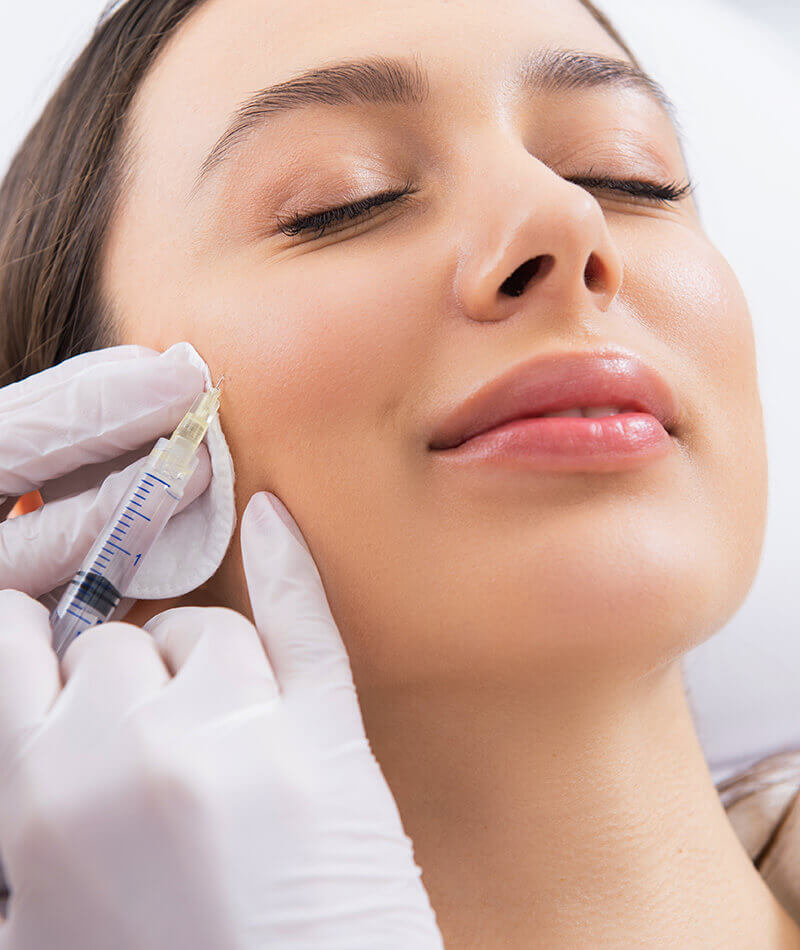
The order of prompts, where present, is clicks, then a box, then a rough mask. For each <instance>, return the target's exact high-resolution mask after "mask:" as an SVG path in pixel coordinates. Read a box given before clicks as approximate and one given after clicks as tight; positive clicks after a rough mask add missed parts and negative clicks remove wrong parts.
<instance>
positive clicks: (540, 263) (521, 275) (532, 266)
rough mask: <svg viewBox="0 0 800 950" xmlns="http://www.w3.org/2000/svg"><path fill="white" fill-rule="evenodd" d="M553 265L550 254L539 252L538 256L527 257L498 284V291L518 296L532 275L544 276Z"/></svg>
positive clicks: (531, 278) (523, 290) (510, 295)
mask: <svg viewBox="0 0 800 950" xmlns="http://www.w3.org/2000/svg"><path fill="white" fill-rule="evenodd" d="M552 266H553V257H552V255H551V254H540V255H539V256H538V257H531V258H528V260H527V261H525V262H524V263H523V264H520V265H519V267H518V268H517V269H516V270H515V271H514V273H513V274H511V275H509V276H508V277H506V279H505V280H504V281H503V283H502V284H501V285H500V293H503V294H508V296H509V297H519V296H520V294H523V293H524V292H525V288H526V287H527V286H528V284H529V283H530V282H531V280H533V278H534V277H537V276H538V277H544V276H545V275H546V274H547V273H548V272H549V271H550V270H551V268H552Z"/></svg>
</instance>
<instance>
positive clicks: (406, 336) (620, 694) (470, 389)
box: [0, 0, 800, 950]
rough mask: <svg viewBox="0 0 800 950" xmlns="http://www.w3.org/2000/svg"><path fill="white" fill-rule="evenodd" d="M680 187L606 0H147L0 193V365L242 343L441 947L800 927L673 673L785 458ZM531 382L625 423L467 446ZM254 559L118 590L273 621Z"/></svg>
mask: <svg viewBox="0 0 800 950" xmlns="http://www.w3.org/2000/svg"><path fill="white" fill-rule="evenodd" d="M691 191H692V185H691V181H690V180H689V176H688V171H687V168H686V165H685V162H684V158H683V154H682V150H681V145H680V139H679V135H678V133H677V130H676V126H675V122H674V115H673V113H672V110H671V108H670V107H669V104H668V100H666V97H665V96H664V95H663V92H662V91H661V90H660V88H659V87H658V86H657V85H656V84H655V83H653V82H652V80H650V79H649V77H647V76H646V74H645V73H644V72H643V71H642V70H641V69H640V68H639V66H638V64H637V62H636V60H635V58H634V56H633V55H632V53H631V51H630V50H629V49H628V48H627V47H626V46H625V44H624V43H623V41H622V39H621V38H620V37H619V35H618V34H617V33H616V31H615V30H614V29H613V27H612V26H611V25H610V23H609V22H608V21H607V20H606V18H605V17H604V16H603V15H602V14H601V13H599V12H598V11H597V10H596V9H595V8H593V7H592V6H591V4H590V3H588V2H585V0H580V2H579V0H504V2H502V3H485V2H480V0H464V2H461V3H458V4H453V3H448V2H444V0H442V2H438V0H437V2H431V0H412V2H409V0H376V2H375V3H370V4H369V5H368V6H367V7H365V5H364V4H363V3H361V2H359V0H331V2H326V3H320V2H319V0H295V2H293V3H285V2H282V0H269V2H264V0H206V2H197V0H183V2H178V0H128V2H127V3H124V4H122V5H121V6H120V7H119V8H118V9H116V11H114V12H112V13H110V14H109V16H108V17H107V18H106V19H105V21H104V22H103V23H102V24H101V25H100V27H99V28H98V31H97V33H96V35H95V36H94V37H93V38H92V40H91V41H90V43H89V45H88V47H87V49H86V50H85V51H84V53H83V55H82V56H81V57H80V59H79V60H78V62H77V63H76V65H75V66H74V67H73V69H72V70H71V72H70V74H69V75H68V77H67V78H66V79H65V81H64V83H63V84H62V86H61V88H60V89H59V90H58V92H57V93H56V94H55V96H54V97H53V99H52V101H51V102H50V104H49V105H48V107H47V108H46V110H45V112H44V114H43V116H42V117H41V119H40V120H39V122H38V123H37V125H36V126H35V127H34V129H33V130H32V132H31V133H30V135H29V137H28V138H27V140H26V141H25V143H24V144H23V146H22V148H21V150H20V152H19V154H18V155H17V157H16V159H15V161H14V164H13V165H12V167H11V170H10V172H9V174H8V177H7V178H6V181H5V183H4V185H3V187H2V191H0V228H2V231H1V232H0V311H2V313H3V325H2V330H0V370H2V371H3V372H4V374H5V375H4V376H3V377H2V381H3V382H5V383H12V382H14V381H15V380H20V379H23V378H26V377H29V376H31V375H33V374H36V373H39V372H42V371H46V370H47V369H48V367H51V366H53V365H55V364H57V363H60V362H61V361H63V360H64V359H66V358H68V357H70V356H73V355H75V354H80V353H83V352H85V351H88V350H95V349H99V348H103V347H109V346H113V345H117V344H126V343H127V344H140V345H143V346H146V347H150V348H152V349H154V350H158V351H162V350H164V349H166V348H167V347H169V346H170V345H171V344H172V343H174V342H176V341H179V340H188V341H190V342H191V343H192V344H193V345H194V346H196V348H197V350H198V351H199V352H200V353H201V355H202V356H203V358H204V359H205V360H206V361H207V363H208V365H209V367H210V368H211V371H212V376H214V378H216V377H217V376H219V375H220V374H221V373H222V372H224V373H225V376H226V384H225V399H224V404H223V408H222V414H221V421H222V427H223V430H224V432H225V434H226V437H227V440H228V443H229V445H230V448H231V452H232V455H233V458H234V462H235V466H236V474H237V511H238V514H239V516H240V518H241V517H242V516H243V513H244V511H245V508H246V507H247V505H248V502H250V500H251V498H252V496H253V495H254V494H256V493H258V492H260V491H262V490H265V489H268V490H269V491H270V492H272V493H274V494H275V495H276V496H278V498H279V499H280V500H281V501H282V502H283V504H284V505H285V507H286V508H287V509H288V511H289V512H290V513H291V515H292V517H293V519H294V522H296V526H297V527H299V530H300V532H302V537H303V539H304V541H305V544H306V545H307V549H308V551H309V552H310V554H311V555H312V556H313V563H314V564H315V565H316V567H317V568H318V570H319V575H320V577H321V579H322V582H323V583H324V591H325V595H326V597H327V602H328V604H329V605H330V611H331V615H332V617H333V618H335V623H336V627H337V628H338V630H339V631H340V633H341V638H342V641H343V643H344V646H345V647H346V651H347V655H348V657H349V661H350V666H351V668H352V675H353V681H354V683H355V686H356V688H357V695H358V705H359V707H360V710H361V714H362V715H363V722H364V727H365V732H366V735H367V736H368V739H369V745H370V747H371V749H372V752H374V754H375V757H376V759H377V761H378V762H379V763H380V767H381V770H382V772H383V775H384V776H385V778H386V781H387V783H388V787H389V788H390V789H391V794H392V796H393V798H394V800H395V801H396V803H397V807H398V809H399V813H400V815H401V816H402V824H403V827H404V829H405V831H406V832H407V834H408V836H409V837H410V839H411V841H413V845H414V854H415V857H416V860H417V861H418V862H419V865H420V866H421V868H422V882H423V883H424V886H425V890H426V892H427V895H428V896H429V898H430V903H431V905H432V907H433V909H434V910H435V914H436V921H437V924H438V927H439V929H440V931H441V935H442V937H443V939H444V943H445V946H447V947H454V948H459V950H467V948H477V947H481V948H485V950H489V948H492V950H494V948H498V950H499V948H517V947H519V948H523V947H524V948H533V947H541V948H547V950H561V948H575V947H620V948H621V947H625V948H629V947H633V946H636V947H667V946H680V947H682V948H685V950H688V948H692V950H701V948H702V950H706V948H710V947H725V948H726V950H733V948H737V950H738V948H740V950H753V948H759V950H767V948H770V950H771V948H785V947H798V946H800V929H799V928H798V926H797V923H796V922H795V921H793V920H792V919H791V917H790V915H789V914H788V913H787V911H786V910H785V909H784V907H783V906H781V903H780V902H779V901H778V900H777V899H776V897H775V894H774V893H773V892H772V891H771V890H770V888H769V887H768V886H767V884H766V883H765V880H764V879H763V878H762V877H761V876H760V875H759V874H758V872H757V870H756V868H755V867H754V865H753V862H752V861H751V859H750V855H749V854H748V852H747V851H746V850H745V848H744V847H743V845H742V842H741V841H740V840H739V838H738V837H737V834H736V832H735V831H734V829H733V827H732V825H731V823H730V821H729V820H728V817H727V816H726V813H725V809H724V807H723V805H722V803H721V801H720V797H719V794H718V792H717V790H716V789H715V787H714V785H713V782H712V780H711V777H710V775H709V772H708V769H707V766H706V763H705V761H704V758H703V755H702V752H701V749H700V747H699V744H698V741H697V737H696V734H695V731H694V728H693V725H692V721H691V718H690V715H689V711H688V708H687V703H686V698H685V696H684V692H683V688H682V683H681V675H680V665H679V661H680V657H681V656H682V655H683V654H684V653H685V652H686V651H687V650H689V649H690V648H691V647H693V646H694V645H696V644H697V643H699V642H701V641H702V640H703V639H705V638H707V637H709V636H711V635H712V634H713V633H714V632H715V631H716V630H718V629H719V628H720V627H721V626H722V625H723V624H724V623H725V622H726V621H727V620H728V619H729V618H730V617H731V615H732V614H733V613H734V611H735V610H736V609H737V608H738V606H739V605H740V604H741V603H742V601H743V600H744V598H745V596H746V594H747V591H748V589H749V587H750V584H751V582H752V580H753V578H754V575H755V571H756V569H757V565H758V561H759V556H760V551H761V544H762V538H763V532H764V519H765V508H766V486H767V477H766V476H767V462H766V456H765V443H764V433H763V424H762V411H761V404H760V400H759V393H758V384H757V375H756V362H755V352H754V341H753V333H752V327H751V322H750V317H749V313H748V309H747V304H746V301H745V299H744V297H743V294H742V291H741V288H740V286H739V283H738V282H737V279H736V277H735V275H734V274H733V273H732V271H731V269H730V267H729V265H728V264H727V262H726V261H725V260H724V258H723V257H722V256H721V254H720V253H719V251H718V250H717V249H716V248H715V247H714V245H713V244H712V243H711V241H710V240H709V238H708V237H707V235H706V234H705V233H704V231H703V228H702V226H701V223H700V221H699V218H698V215H697V210H696V207H695V205H694V203H693V200H692V196H691ZM507 374H509V375H507ZM543 381H546V382H547V385H546V387H545V388H544V389H542V388H541V387H542V386H544V383H543ZM537 387H540V388H539V389H537ZM523 393H525V394H527V396H528V397H530V398H531V399H533V400H534V402H535V401H536V399H538V404H537V406H536V407H534V408H538V410H539V411H538V412H536V413H531V412H528V415H531V414H537V415H541V414H542V413H543V412H546V411H547V410H548V409H549V408H550V405H548V404H547V401H548V399H549V400H550V404H552V402H553V398H554V394H555V395H556V396H557V395H558V394H559V393H560V394H561V397H562V398H561V402H564V399H565V398H566V397H570V398H571V399H572V401H571V402H569V400H568V402H569V404H568V405H566V406H564V405H558V406H557V408H558V409H560V410H561V409H563V410H569V409H571V410H573V412H572V415H575V414H576V412H575V410H580V409H581V408H582V407H591V408H594V409H595V410H597V411H596V412H595V413H594V414H595V415H596V416H603V415H606V416H607V415H609V414H613V413H616V412H617V411H620V410H621V415H620V419H618V420H616V421H615V422H609V421H598V419H585V420H583V419H582V420H570V419H553V420H539V421H538V422H536V423H534V424H532V425H529V426H528V427H527V429H526V428H525V426H524V425H522V426H520V425H517V426H516V428H515V427H514V426H513V424H512V425H506V426H501V428H496V429H495V430H494V431H493V432H490V433H489V434H488V435H486V434H484V436H483V438H481V437H480V435H479V433H480V432H481V427H483V430H484V431H485V430H486V428H487V426H491V425H495V426H497V425H500V424H501V423H504V422H506V421H507V420H508V418H509V411H510V410H511V411H512V416H513V411H517V412H518V415H519V409H520V405H519V401H520V399H521V398H522V394H523ZM537 394H538V395H537ZM570 394H572V395H570ZM534 397H535V398H534ZM492 400H494V401H492ZM504 400H505V401H504ZM515 400H516V401H515ZM529 408H530V407H529ZM601 410H602V411H601ZM459 443H460V444H461V448H460V449H459V448H458V447H457V444H459ZM26 517H31V516H26ZM245 523H247V520H246V519H245ZM243 543H244V542H243ZM250 551H251V553H250V555H249V557H250V559H251V561H250V563H251V568H250V569H249V570H248V571H247V575H248V576H247V577H246V576H245V571H246V568H247V567H248V564H247V560H248V555H247V554H245V557H244V563H243V557H242V553H241V550H240V544H239V543H238V539H237V543H234V544H232V545H231V547H230V549H229V551H228V555H227V556H226V559H225V561H224V562H223V564H222V565H221V567H220V569H219V570H218V572H217V573H216V574H215V576H214V577H213V578H212V580H211V581H210V582H209V583H208V584H206V585H204V587H203V588H202V589H201V590H198V591H195V592H193V593H191V594H189V595H186V596H185V597H182V598H179V599H177V600H175V601H171V602H168V603H165V602H163V601H155V602H149V603H145V602H139V603H137V604H136V606H135V607H134V608H133V609H132V610H131V612H130V613H129V614H128V615H127V616H126V618H125V623H126V624H131V625H135V626H136V628H137V629H138V628H140V627H141V626H142V625H144V624H145V623H147V622H149V621H150V620H151V618H153V617H154V616H155V615H157V614H159V613H160V612H162V611H163V610H164V608H165V607H179V608H186V607H192V608H203V609H211V608H213V607H214V606H219V605H221V606H224V607H227V608H231V609H232V610H234V611H236V612H237V613H238V614H243V615H244V616H245V617H247V618H252V619H253V620H254V621H255V623H256V626H257V627H258V628H259V633H262V627H263V623H262V622H261V621H263V617H262V618H261V621H260V620H259V616H258V610H257V609H253V606H252V602H253V600H254V588H253V580H252V578H253V576H254V574H253V571H254V570H255V569H254V568H253V567H252V564H254V563H255V560H254V559H255V558H256V555H255V554H253V553H252V552H253V551H255V547H252V548H251V549H250ZM0 586H3V585H2V584H0ZM255 596H257V592H256V594H255ZM18 607H19V604H15V606H14V610H16V609H17V608H18ZM9 609H10V608H9ZM15 616H16V615H15ZM26 622H27V621H26ZM287 622H288V623H291V621H287ZM20 623H21V621H20ZM31 623H33V621H31ZM122 626H124V625H109V627H110V628H112V627H113V628H116V633H115V632H114V630H112V629H109V630H107V631H104V630H103V628H97V630H96V631H94V633H96V634H98V636H97V637H94V638H91V637H90V636H89V635H88V634H86V635H84V637H82V638H81V640H85V641H86V644H81V642H80V641H78V642H77V643H76V644H75V645H74V647H75V650H76V653H75V657H76V659H75V660H74V661H73V668H74V667H75V664H77V663H78V662H79V660H78V659H77V657H78V655H79V654H80V651H81V650H82V651H83V655H86V654H88V653H89V652H90V651H91V649H92V646H94V648H95V649H96V648H97V646H98V645H99V644H100V642H101V641H100V636H101V635H103V634H105V635H106V636H107V642H112V641H113V639H114V637H115V636H116V637H118V638H119V637H121V636H122V634H121V632H120V629H119V628H120V627H122ZM290 633H291V631H290V630H287V635H288V634H290ZM163 643H164V640H163V639H162V640H160V641H159V646H160V648H161V647H162V646H163ZM87 644H88V645H87ZM268 652H269V651H268ZM272 659H273V660H274V659H275V658H274V657H272ZM41 662H45V661H44V660H42V661H41ZM279 678H280V677H279ZM324 682H325V680H324V676H323V675H322V674H320V676H319V677H318V680H317V686H318V687H319V688H322V686H323V685H324ZM323 708H324V707H323ZM353 784H354V787H355V786H356V785H357V781H356V776H355V773H354V778H353ZM346 787H347V786H346V783H345V785H343V786H342V788H346ZM140 820H141V821H142V829H141V834H142V836H143V837H146V835H147V828H146V827H144V825H145V819H144V817H141V816H140ZM177 820H178V819H177V818H176V821H177ZM120 821H121V822H122V821H123V818H122V817H120ZM275 821H276V822H277V821H278V819H277V817H276V819H275ZM288 847H289V848H291V841H288ZM0 849H2V843H0ZM0 853H1V852H0ZM266 859H267V858H266V857H265V860H266ZM105 873H106V875H107V876H111V877H113V868H112V867H111V866H109V867H108V868H107V869H106V872H105ZM370 873H371V874H380V868H379V867H375V866H372V868H371V871H370ZM11 878H12V880H11V883H12V889H13V885H14V881H13V873H12V874H11ZM185 886H188V885H185ZM175 888H176V893H177V892H178V891H180V893H181V894H184V893H185V892H184V891H183V890H181V888H180V886H179V885H178V884H177V883H176V884H175ZM169 898H170V894H169V893H167V894H166V895H165V902H168V900H169ZM176 900H177V897H176ZM342 900H343V902H344V903H345V904H346V903H347V893H343V894H342ZM41 901H42V908H41V912H42V913H43V914H47V913H48V908H47V904H46V901H45V899H44V897H41ZM29 903H30V906H35V902H34V899H33V898H30V902H29ZM311 903H312V904H313V902H311ZM13 906H14V897H13V896H12V900H11V908H12V911H11V921H13V917H14V911H13ZM92 906H93V905H92ZM181 906H183V905H181ZM91 910H92V908H91V907H87V908H86V913H87V915H88V916H89V918H90V919H91ZM310 913H311V912H310ZM86 926H89V924H87V925H86ZM379 930H380V928H378V931H379ZM390 930H391V927H389V925H388V924H387V932H389V931H390ZM86 932H87V933H91V930H87V931H86ZM275 932H276V933H277V932H278V931H275ZM360 939H361V938H360V936H359V934H358V933H357V932H354V933H353V934H352V942H351V943H347V942H343V943H341V944H336V946H353V947H356V946H362V945H363V946H367V945H370V944H369V942H367V943H365V944H362V943H360V942H359V940H360ZM141 945H142V946H145V945H146V946H150V944H145V943H142V944H141ZM154 945H155V944H154ZM270 945H271V944H270ZM275 945H276V946H282V947H294V946H300V945H301V944H300V943H294V942H292V940H291V939H289V938H288V937H285V938H284V940H283V942H280V941H279V942H278V943H276V944H275ZM303 945H304V946H308V945H309V944H303ZM311 945H315V946H317V945H318V946H320V947H323V946H333V945H334V944H333V943H326V942H324V940H321V941H320V942H318V943H314V944H311ZM371 945H372V946H380V945H381V944H380V943H377V942H375V938H373V942H372V944H371ZM385 945H386V946H389V945H391V946H399V945H401V944H389V943H387V944H385ZM408 945H409V946H413V945H414V944H413V943H411V944H408ZM418 945H419V946H423V945H425V944H423V942H421V941H420V943H419V944H418ZM14 950H16V948H14Z"/></svg>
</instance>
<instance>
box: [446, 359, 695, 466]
mask: <svg viewBox="0 0 800 950" xmlns="http://www.w3.org/2000/svg"><path fill="white" fill-rule="evenodd" d="M576 406H616V407H618V408H620V409H621V410H623V411H622V412H620V413H619V414H618V415H614V416H606V417H595V418H571V417H566V418H563V417H562V418H545V419H542V418H532V417H535V416H540V415H541V414H542V413H544V412H558V411H559V410H562V409H570V408H573V407H576ZM677 420H678V410H677V406H676V402H675V397H674V395H673V393H672V390H671V389H670V388H669V386H668V385H667V383H666V382H665V381H664V380H663V378H662V377H661V376H660V375H659V374H658V373H657V372H656V371H655V370H654V369H652V368H651V367H649V366H647V365H646V364H644V363H643V362H642V361H641V360H639V359H638V358H637V357H635V356H632V355H631V354H629V353H620V352H617V351H614V352H612V351H605V352H601V353H575V352H566V353H562V354H557V355H555V356H544V357H542V356H540V357H536V358H535V359H533V360H528V361H526V362H525V363H521V364H518V365H517V366H515V367H513V368H512V369H511V370H510V371H509V372H508V373H506V374H505V375H503V376H500V377H498V378H496V379H494V380H492V381H491V382H489V383H487V384H486V385H485V386H483V387H482V388H480V389H478V390H477V391H476V392H474V393H472V395H470V396H469V397H468V398H467V399H466V400H464V401H463V402H462V403H460V404H459V405H458V406H457V407H456V408H455V409H454V410H452V411H451V412H450V413H448V414H447V415H446V416H445V418H444V420H443V421H442V423H441V424H440V425H439V426H438V427H437V429H436V431H435V432H434V434H433V436H432V439H431V442H430V448H431V449H433V450H435V451H436V452H437V454H440V455H441V456H442V457H443V458H448V459H451V460H454V461H456V460H458V461H467V460H469V461H476V460H480V459H487V458H492V457H496V456H498V455H499V456H502V457H505V458H512V459H514V458H516V459H519V460H524V461H525V462H526V463H529V464H530V463H533V464H534V466H535V467H540V468H546V469H555V470H575V469H579V470H589V471H603V470H611V469H620V468H629V467H634V466H637V465H641V464H643V463H644V462H646V461H648V460H650V459H653V458H657V457H661V456H663V455H665V454H666V453H668V452H670V451H671V450H672V447H673V446H672V439H671V437H670V436H671V433H672V431H673V429H674V427H675V426H676V424H677Z"/></svg>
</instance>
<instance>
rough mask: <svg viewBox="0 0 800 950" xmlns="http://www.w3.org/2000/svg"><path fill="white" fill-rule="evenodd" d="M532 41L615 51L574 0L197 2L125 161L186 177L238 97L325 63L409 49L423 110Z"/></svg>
mask: <svg viewBox="0 0 800 950" xmlns="http://www.w3.org/2000/svg"><path fill="white" fill-rule="evenodd" d="M541 46H563V47H567V48H569V47H572V48H578V49H584V50H592V51H594V52H600V53H606V54H608V55H611V56H615V57H617V58H620V59H623V58H626V57H625V55H624V53H623V52H622V50H621V49H620V48H619V46H617V44H616V43H615V42H614V41H613V39H612V38H611V37H610V36H609V35H608V34H607V33H606V32H605V30H603V29H602V28H601V27H600V25H599V24H598V23H597V22H596V21H595V20H594V19H593V17H592V16H591V15H590V14H589V12H588V11H587V10H586V9H585V8H584V7H583V6H582V5H581V4H580V3H579V2H578V0H492V2H491V3H487V2H486V0H370V2H369V3H365V0H206V2H205V3H204V4H203V5H201V6H200V7H199V8H198V10H196V11H195V12H194V13H193V14H191V15H190V16H189V18H188V19H187V20H186V21H185V23H184V24H183V25H182V26H181V27H180V28H179V30H178V31H177V33H176V34H175V36H174V37H173V38H172V39H171V40H170V42H169V43H168V44H167V45H166V47H165V48H164V50H163V51H162V53H161V55H160V57H159V58H158V60H157V62H156V63H155V65H154V66H153V67H152V68H151V70H150V72H149V73H148V75H147V76H146V78H145V80H144V82H143V83H142V86H141V87H140V89H139V91H138V93H137V96H136V99H135V102H134V109H133V115H132V119H133V123H132V125H133V128H132V132H133V134H132V138H133V140H134V141H135V142H136V152H137V163H136V164H137V166H138V169H139V171H141V172H142V173H143V174H144V175H145V176H146V177H147V170H148V167H149V168H150V170H151V171H156V172H157V173H158V177H159V180H160V181H161V183H162V185H163V186H164V187H167V181H166V180H165V176H166V175H167V172H166V168H167V167H169V169H170V170H171V173H172V175H173V177H174V178H175V179H176V181H177V179H178V178H181V179H184V180H183V185H186V182H187V181H188V176H190V175H191V174H192V173H193V172H194V171H195V170H196V168H197V166H198V165H199V164H200V163H201V162H202V160H203V157H204V155H205V153H206V152H207V151H208V149H209V148H210V147H211V145H212V144H213V143H214V142H215V141H216V139H217V138H218V136H219V135H220V134H221V133H222V131H223V130H224V128H225V126H226V124H227V121H228V120H229V118H230V116H231V115H232V113H233V112H234V111H235V110H236V108H237V107H238V106H239V105H240V104H241V103H242V102H243V101H245V100H246V99H247V98H248V97H249V96H250V95H252V94H253V93H254V92H255V91H256V90H258V89H261V88H263V87H265V86H267V85H271V84H273V83H277V82H281V81H283V80H285V79H287V78H289V77H291V76H292V75H294V74H296V73H299V72H301V71H302V70H305V69H307V68H309V67H310V66H316V65H320V64H323V63H325V62H327V61H335V60H340V59H353V58H358V57H362V56H364V57H366V56H373V55H376V54H379V55H387V56H403V57H407V56H408V54H409V53H411V52H413V53H414V54H415V55H416V56H418V58H419V60H420V62H421V63H423V64H424V65H425V67H426V70H427V71H428V73H429V75H430V89H431V104H432V107H433V106H435V104H436V103H437V101H438V102H439V103H440V104H444V100H445V99H446V98H447V97H448V96H452V97H454V98H461V99H462V101H463V98H464V95H465V91H466V89H467V88H469V87H470V86H474V89H475V93H476V94H478V91H479V90H483V94H485V95H491V90H490V89H487V88H486V86H487V82H491V81H492V78H493V77H494V78H496V81H497V82H498V83H499V82H500V81H501V78H502V77H501V72H502V67H503V64H504V63H505V62H507V61H513V59H514V58H515V57H517V56H519V55H520V54H521V53H524V52H528V51H534V50H536V49H537V48H539V47H541Z"/></svg>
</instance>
